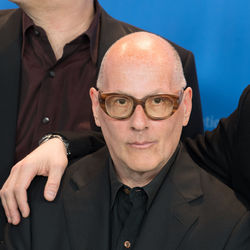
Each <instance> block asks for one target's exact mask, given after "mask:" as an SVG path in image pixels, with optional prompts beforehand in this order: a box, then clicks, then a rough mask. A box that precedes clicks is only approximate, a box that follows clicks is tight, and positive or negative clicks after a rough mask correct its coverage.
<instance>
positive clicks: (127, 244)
mask: <svg viewBox="0 0 250 250" xmlns="http://www.w3.org/2000/svg"><path fill="white" fill-rule="evenodd" d="M124 246H125V247H126V248H130V247H131V243H130V242H129V241H128V240H126V241H125V242H124Z"/></svg>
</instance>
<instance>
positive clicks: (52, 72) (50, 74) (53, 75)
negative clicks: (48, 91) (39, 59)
mask: <svg viewBox="0 0 250 250" xmlns="http://www.w3.org/2000/svg"><path fill="white" fill-rule="evenodd" d="M55 75H56V73H55V71H53V70H50V71H49V76H50V77H51V78H54V77H55Z"/></svg>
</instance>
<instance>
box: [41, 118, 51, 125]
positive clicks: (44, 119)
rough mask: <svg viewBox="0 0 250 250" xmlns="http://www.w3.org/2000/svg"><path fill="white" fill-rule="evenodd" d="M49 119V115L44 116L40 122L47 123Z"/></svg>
mask: <svg viewBox="0 0 250 250" xmlns="http://www.w3.org/2000/svg"><path fill="white" fill-rule="evenodd" d="M49 121H50V120H49V117H44V118H43V120H42V123H43V124H47V123H49Z"/></svg>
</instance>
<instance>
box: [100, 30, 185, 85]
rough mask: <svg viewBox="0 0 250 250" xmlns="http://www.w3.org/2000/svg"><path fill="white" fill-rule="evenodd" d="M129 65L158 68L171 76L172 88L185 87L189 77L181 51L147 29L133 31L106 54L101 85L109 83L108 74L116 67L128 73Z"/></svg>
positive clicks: (147, 68) (137, 67)
mask: <svg viewBox="0 0 250 250" xmlns="http://www.w3.org/2000/svg"><path fill="white" fill-rule="evenodd" d="M129 67H134V68H135V69H138V70H139V69H141V67H144V70H153V71H154V70H156V71H157V72H158V73H162V75H165V76H166V74H167V75H168V78H169V84H170V85H171V88H173V89H174V88H175V89H176V88H178V89H180V88H184V87H185V86H186V80H185V77H184V75H183V69H182V64H181V61H180V58H179V55H178V53H177V52H176V50H175V49H174V48H173V47H172V45H171V44H170V43H169V42H167V41H166V40H165V39H163V38H161V37H159V36H157V35H154V34H152V33H147V32H136V33H132V34H129V35H127V36H125V37H123V38H121V39H120V40H118V41H117V42H115V43H114V44H113V45H112V46H111V47H110V49H109V50H108V51H107V53H106V54H105V56H104V58H103V61H102V65H101V69H100V72H99V77H98V81H97V87H98V88H103V87H104V86H105V85H104V84H108V78H109V77H108V76H109V74H112V73H113V70H114V68H115V69H117V70H120V72H123V73H124V76H125V74H127V73H128V72H129V71H127V70H126V69H128V68H129Z"/></svg>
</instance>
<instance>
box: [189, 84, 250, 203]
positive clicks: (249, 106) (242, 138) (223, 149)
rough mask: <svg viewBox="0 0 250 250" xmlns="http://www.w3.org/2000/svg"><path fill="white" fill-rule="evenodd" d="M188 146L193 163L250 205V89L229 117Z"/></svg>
mask: <svg viewBox="0 0 250 250" xmlns="http://www.w3.org/2000/svg"><path fill="white" fill-rule="evenodd" d="M186 145H187V148H188V151H189V153H190V155H191V156H192V158H193V160H195V161H196V162H197V163H198V164H199V165H200V166H202V167H203V168H205V169H206V170H208V171H210V172H212V173H213V174H214V175H216V176H217V177H218V178H220V179H221V180H222V181H224V182H225V183H226V184H227V185H229V186H231V187H232V188H233V189H235V190H237V191H238V192H241V193H242V194H243V195H244V196H245V197H246V198H247V199H248V201H250V163H249V157H250V85H249V86H248V87H246V89H245V90H244V91H243V93H242V95H241V97H240V100H239V104H238V107H237V109H236V110H235V111H234V112H233V113H232V114H231V115H230V116H229V117H227V118H224V119H221V120H220V122H219V124H218V126H217V128H216V129H214V130H213V131H211V132H206V134H205V136H198V137H197V138H196V140H190V139H188V140H187V141H186Z"/></svg>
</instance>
